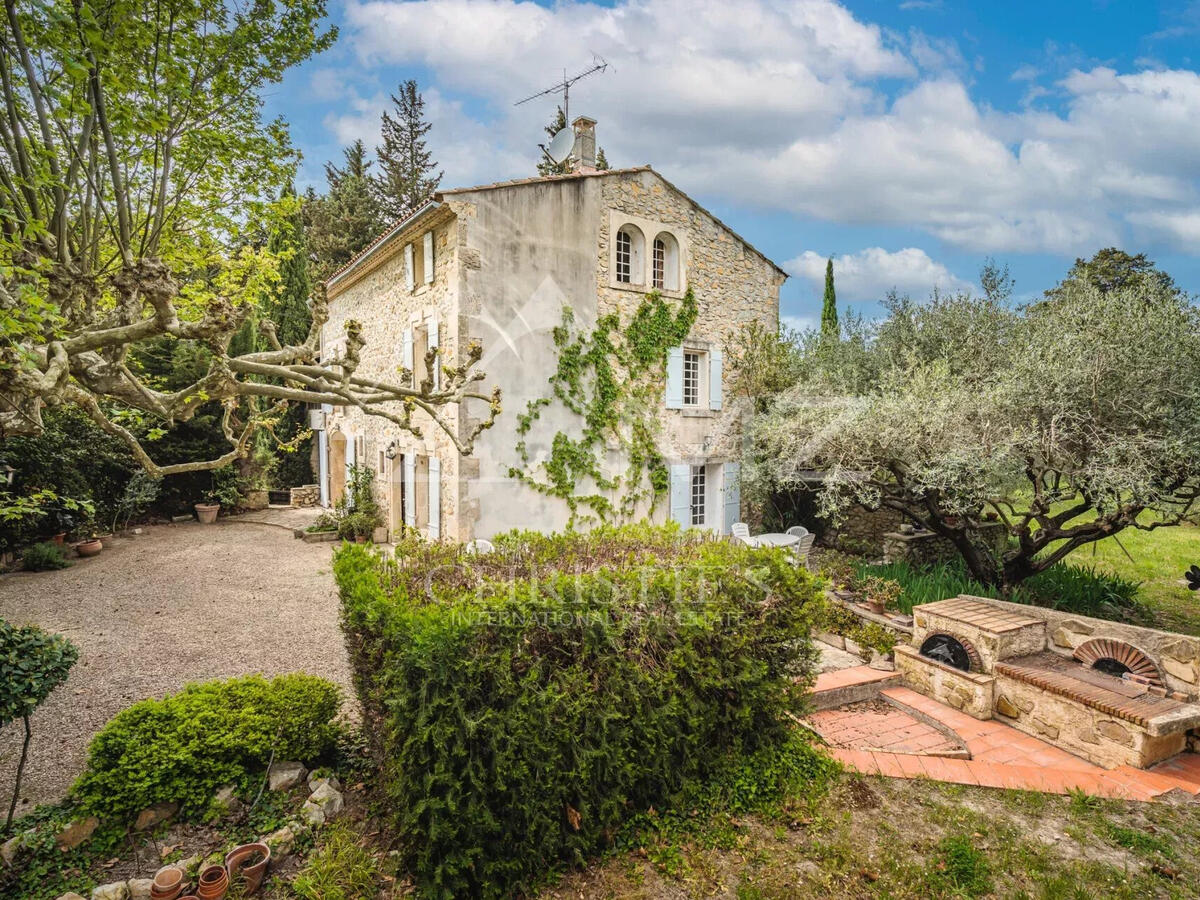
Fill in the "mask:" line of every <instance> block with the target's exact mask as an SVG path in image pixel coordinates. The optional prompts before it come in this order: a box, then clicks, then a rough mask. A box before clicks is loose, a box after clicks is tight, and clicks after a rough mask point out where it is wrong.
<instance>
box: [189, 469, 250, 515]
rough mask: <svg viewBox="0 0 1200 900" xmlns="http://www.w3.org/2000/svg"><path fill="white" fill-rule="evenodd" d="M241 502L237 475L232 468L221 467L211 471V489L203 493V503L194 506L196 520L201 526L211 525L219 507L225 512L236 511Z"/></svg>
mask: <svg viewBox="0 0 1200 900" xmlns="http://www.w3.org/2000/svg"><path fill="white" fill-rule="evenodd" d="M241 500H242V492H241V489H240V488H239V486H238V473H237V470H235V469H234V468H233V466H222V467H221V468H219V469H214V470H213V471H212V487H210V488H209V489H208V490H207V491H205V492H204V502H203V503H197V504H196V518H198V519H199V520H200V524H201V525H211V524H212V523H213V522H215V521H217V515H218V514H219V513H220V512H221V507H222V506H223V507H225V509H226V510H230V511H232V510H234V509H237V506H238V504H239V503H240V502H241Z"/></svg>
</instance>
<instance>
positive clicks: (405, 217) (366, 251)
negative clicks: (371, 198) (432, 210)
mask: <svg viewBox="0 0 1200 900" xmlns="http://www.w3.org/2000/svg"><path fill="white" fill-rule="evenodd" d="M435 198H436V195H435V194H430V195H429V196H428V197H426V198H425V199H424V200H422V201H421V202H420V203H418V204H417V205H416V206H414V207H413V208H412V209H408V210H405V211H404V212H403V213H402V214H401V215H400V218H398V219H396V221H394V222H392V224H391V225H389V226H388V227H387V228H385V229H383V231H381V232H380V233H379V236H378V237H377V238H375V240H373V241H371V243H369V244H367V246H365V247H363V248H362V249H361V250H359V251H358V252H357V253H356V254H354V256H352V257H350V261H349V262H347V263H346V264H345V265H344V266H342V267H341V268H340V269H338V270H337V271H336V272H334V273H333V274H332V275H330V276H329V277H328V278H326V279H325V283H326V284H327V285H329V284H333V283H334V282H335V281H337V280H338V279H339V278H341V277H342V275H344V274H345V273H346V272H349V271H350V270H351V269H353V268H354V267H355V266H357V265H358V264H359V262H361V261H362V260H363V259H365V258H366V257H368V256H370V255H371V254H372V253H374V252H375V250H376V248H377V247H379V245H380V244H382V243H384V242H385V241H387V240H388V238H390V237H392V236H393V235H395V234H396V233H397V232H399V231H401V230H402V229H403V227H404V226H405V225H407V224H408V223H409V222H410V221H414V220H415V219H416V218H417V217H418V214H419V213H421V212H422V211H423V210H425V208H426V207H428V206H429V204H431V203H433V202H435Z"/></svg>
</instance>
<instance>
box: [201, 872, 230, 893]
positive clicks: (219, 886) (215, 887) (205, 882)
mask: <svg viewBox="0 0 1200 900" xmlns="http://www.w3.org/2000/svg"><path fill="white" fill-rule="evenodd" d="M228 890H229V872H227V871H226V870H225V867H224V866H209V867H208V868H207V869H205V870H204V871H203V872H201V873H200V883H199V885H198V886H197V887H196V896H197V897H199V898H200V900H221V898H222V897H224V896H225V894H226V892H227V891H228Z"/></svg>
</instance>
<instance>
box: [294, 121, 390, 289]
mask: <svg viewBox="0 0 1200 900" xmlns="http://www.w3.org/2000/svg"><path fill="white" fill-rule="evenodd" d="M343 155H344V157H345V160H346V164H345V165H344V166H343V167H341V168H339V167H337V166H335V165H334V164H333V163H327V164H326V165H325V177H326V178H327V179H328V181H329V192H328V193H327V194H326V195H325V196H324V197H318V196H316V195H315V193H310V194H309V197H308V199H307V200H306V202H305V204H304V226H305V230H306V234H305V237H306V243H307V245H308V249H309V258H310V261H311V269H310V271H309V277H310V278H311V280H313V281H324V280H325V279H326V278H328V277H329V276H330V275H331V274H333V273H334V272H335V271H336V270H337V269H339V268H340V267H342V266H344V265H345V264H346V263H348V262H349V261H350V260H351V259H352V258H353V257H354V255H355V254H356V253H358V252H359V251H360V250H362V249H363V248H364V247H366V246H367V245H368V244H369V243H371V241H373V240H374V239H375V238H376V237H378V236H379V233H380V232H381V231H382V230H383V211H382V210H381V209H380V208H379V199H378V196H377V195H376V192H375V187H374V185H373V183H372V176H371V172H370V169H371V163H370V162H369V161H368V160H367V158H366V151H365V149H364V148H363V144H362V141H355V142H354V143H353V144H351V145H350V146H349V147H347V148H346V149H345V151H344V152H343Z"/></svg>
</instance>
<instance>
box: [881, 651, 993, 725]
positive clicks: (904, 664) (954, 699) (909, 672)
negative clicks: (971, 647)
mask: <svg viewBox="0 0 1200 900" xmlns="http://www.w3.org/2000/svg"><path fill="white" fill-rule="evenodd" d="M895 654H896V671H897V672H899V673H900V674H901V675H902V676H903V678H904V683H905V684H906V685H908V686H909V687H911V688H912V689H913V690H914V691H916V692H917V693H919V694H924V695H925V696H927V697H936V698H937V699H938V700H941V701H942V702H943V703H945V704H946V705H947V706H952V707H954V708H955V709H957V710H959V711H960V712H964V713H966V714H967V715H968V716H973V717H974V718H976V719H990V718H991V717H992V681H993V679H992V677H991V676H990V675H981V674H979V673H976V672H962V671H960V670H958V669H955V668H952V667H950V666H945V665H942V664H941V663H939V662H936V661H935V660H931V659H926V658H924V657H922V656H921V654H920V653H919V652H917V649H916V648H915V647H909V646H906V645H904V644H900V645H897V647H896V649H895Z"/></svg>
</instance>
